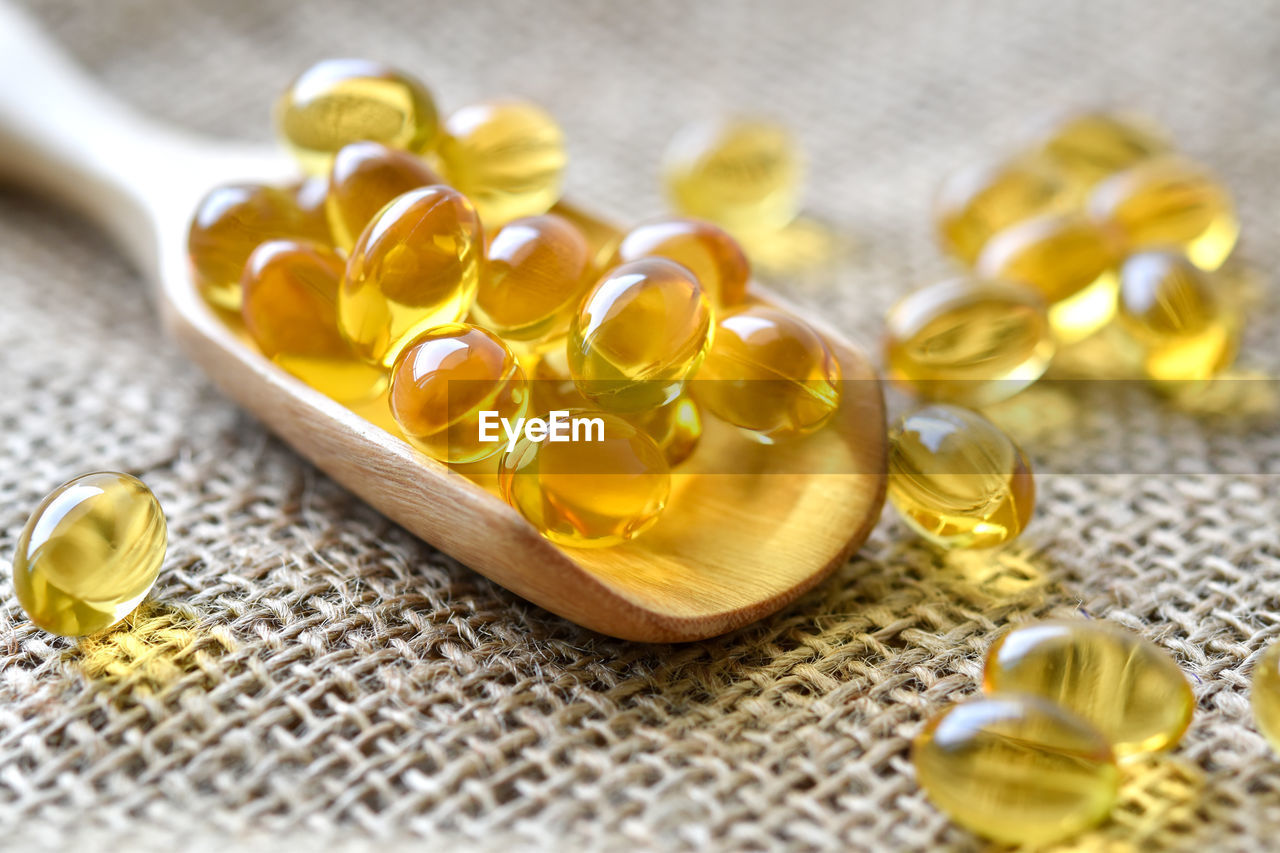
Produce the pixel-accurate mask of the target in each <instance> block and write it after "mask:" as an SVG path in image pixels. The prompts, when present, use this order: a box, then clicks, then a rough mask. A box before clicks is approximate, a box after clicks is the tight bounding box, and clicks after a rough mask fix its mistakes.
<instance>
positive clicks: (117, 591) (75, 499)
mask: <svg viewBox="0 0 1280 853" xmlns="http://www.w3.org/2000/svg"><path fill="white" fill-rule="evenodd" d="M167 544H168V535H167V532H166V525H165V520H164V512H163V511H162V510H161V509H160V502H159V501H157V500H156V496H155V495H154V494H152V493H151V490H150V489H148V488H147V487H146V484H144V483H143V482H142V481H141V480H139V479H137V478H136V477H131V476H129V475H128V474H121V473H118V472H114V471H99V472H95V473H93V474H85V475H83V476H80V477H76V478H75V479H74V480H71V481H69V482H66V483H63V484H62V485H61V486H59V487H58V488H56V489H54V490H53V491H52V492H50V493H49V495H48V497H46V498H45V499H44V500H43V501H41V502H40V506H38V507H36V511H35V512H34V513H32V514H31V518H30V519H29V520H28V521H27V524H26V526H25V527H24V528H23V529H22V534H21V535H20V536H19V537H18V549H17V553H16V554H15V555H14V558H13V591H14V593H15V594H16V595H17V597H18V603H19V604H21V605H22V609H23V610H25V611H27V615H28V616H29V617H30V618H31V621H32V622H34V623H35V624H36V625H38V626H40V627H41V628H43V629H44V630H46V631H48V632H50V633H51V634H60V635H62V636H64V637H81V636H84V635H86V634H93V633H96V632H98V631H101V630H103V629H104V628H109V627H111V626H112V625H114V624H116V623H117V622H119V621H120V620H121V619H123V618H125V617H126V616H128V615H129V614H130V613H132V612H133V610H134V608H136V607H137V606H138V605H139V604H140V603H141V602H142V599H144V598H146V596H147V593H148V592H150V591H151V587H152V586H153V585H154V584H155V582H156V577H157V576H158V575H159V573H160V564H161V563H162V562H164V552H165V548H166V547H167Z"/></svg>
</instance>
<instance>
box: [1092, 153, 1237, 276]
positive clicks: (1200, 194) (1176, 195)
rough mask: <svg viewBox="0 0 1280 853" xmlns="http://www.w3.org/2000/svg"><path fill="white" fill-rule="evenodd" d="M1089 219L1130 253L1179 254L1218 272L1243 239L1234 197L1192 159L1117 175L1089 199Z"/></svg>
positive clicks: (1173, 159)
mask: <svg viewBox="0 0 1280 853" xmlns="http://www.w3.org/2000/svg"><path fill="white" fill-rule="evenodd" d="M1089 215H1090V216H1091V217H1092V218H1093V220H1094V221H1095V222H1097V223H1099V224H1100V225H1101V226H1102V227H1103V228H1105V229H1106V230H1107V231H1108V232H1109V233H1110V234H1112V235H1114V238H1115V239H1116V241H1117V242H1118V243H1119V244H1120V245H1122V246H1123V247H1124V249H1125V251H1126V252H1137V251H1141V250H1143V249H1160V248H1165V249H1176V250H1178V251H1181V252H1182V253H1183V254H1185V255H1186V256H1187V257H1188V258H1189V259H1190V260H1191V262H1192V263H1193V264H1195V265H1196V266H1198V267H1200V269H1203V270H1210V271H1212V270H1216V269H1217V268H1218V267H1220V266H1222V262H1223V261H1225V260H1226V259H1227V257H1228V256H1229V255H1230V254H1231V250H1232V249H1234V248H1235V245H1236V238H1237V237H1238V236H1239V235H1240V222H1239V220H1238V219H1237V218H1236V211H1235V203H1234V202H1233V201H1232V200H1231V194H1230V193H1229V192H1228V191H1227V188H1226V187H1225V186H1223V184H1222V182H1221V181H1219V180H1218V179H1217V178H1216V177H1215V176H1213V175H1212V174H1210V173H1209V172H1208V171H1206V170H1205V169H1203V168H1202V167H1200V166H1199V165H1197V164H1195V163H1192V162H1190V161H1188V160H1183V159H1180V158H1177V157H1161V158H1159V159H1156V160H1151V161H1148V162H1145V163H1142V164H1140V165H1138V166H1135V167H1134V168H1132V169H1130V170H1128V171H1126V172H1121V173H1120V174H1118V175H1114V176H1112V177H1111V178H1108V179H1107V180H1106V181H1103V182H1102V183H1101V184H1099V185H1098V186H1097V187H1096V188H1095V189H1094V191H1093V194H1092V195H1091V196H1090V198H1089Z"/></svg>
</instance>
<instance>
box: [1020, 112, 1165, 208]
mask: <svg viewBox="0 0 1280 853" xmlns="http://www.w3.org/2000/svg"><path fill="white" fill-rule="evenodd" d="M1172 149H1173V144H1172V143H1171V142H1170V140H1169V135H1168V134H1167V133H1166V132H1165V131H1164V129H1163V128H1160V127H1159V126H1157V125H1156V124H1155V123H1154V122H1152V121H1150V120H1148V119H1146V118H1144V117H1142V116H1135V115H1129V114H1126V113H1114V112H1102V111H1094V112H1085V113H1080V114H1079V115H1075V116H1072V117H1070V118H1068V119H1067V120H1066V121H1064V122H1062V123H1061V124H1059V125H1058V126H1057V127H1055V128H1054V129H1053V130H1052V131H1051V132H1050V133H1049V135H1048V136H1047V138H1046V139H1045V140H1044V153H1045V155H1046V156H1047V157H1048V158H1049V160H1050V161H1052V162H1053V164H1054V165H1055V166H1057V167H1058V169H1060V170H1061V171H1062V172H1063V174H1065V175H1066V176H1067V178H1068V180H1069V181H1070V182H1071V184H1072V185H1073V186H1074V187H1075V188H1076V190H1077V191H1078V192H1079V191H1085V190H1088V189H1089V188H1091V187H1092V186H1094V185H1095V184H1097V183H1098V182H1099V181H1101V180H1102V179H1103V178H1106V177H1109V176H1111V175H1114V174H1115V173H1116V172H1122V171H1124V170H1126V169H1129V168H1131V167H1133V166H1136V165H1138V164H1139V163H1141V162H1143V161H1145V160H1151V159H1153V158H1155V157H1159V156H1161V155H1164V154H1167V153H1169V152H1170V151H1171V150H1172Z"/></svg>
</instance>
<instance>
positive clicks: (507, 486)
mask: <svg viewBox="0 0 1280 853" xmlns="http://www.w3.org/2000/svg"><path fill="white" fill-rule="evenodd" d="M562 414H563V415H564V417H565V423H566V425H567V426H566V427H565V429H566V431H567V435H568V436H569V440H567V441H550V440H545V437H544V440H533V439H531V438H530V437H529V435H528V434H527V432H526V434H525V435H522V436H521V437H520V439H519V440H518V441H517V442H516V444H515V446H514V447H513V448H512V449H511V450H508V451H506V452H504V454H503V456H502V461H501V463H500V467H499V471H498V484H499V489H500V491H501V494H502V498H503V500H505V501H506V502H507V503H508V504H510V505H511V506H513V507H515V508H516V509H517V510H518V511H519V512H520V514H521V515H523V516H524V517H525V519H527V520H528V521H529V523H530V524H532V525H533V526H534V527H535V528H537V530H538V532H540V533H541V534H542V535H543V536H545V537H546V538H548V539H550V540H551V541H552V542H555V543H557V544H559V545H566V546H569V547H575V548H602V547H606V546H609V545H617V544H620V543H622V542H626V541H628V540H630V539H634V538H635V537H636V536H639V535H640V534H641V533H643V532H644V531H645V530H647V529H649V528H650V527H652V526H653V525H654V523H656V522H657V520H658V517H659V514H660V513H661V512H662V509H663V507H665V506H666V502H667V497H668V495H669V494H670V491H671V474H670V470H669V467H668V465H667V460H666V459H665V458H664V457H663V455H662V451H660V450H659V449H658V446H657V444H655V443H654V441H653V439H652V438H650V437H649V436H648V435H647V434H645V432H644V431H643V430H641V429H640V428H639V427H637V426H635V425H634V424H632V423H630V422H628V421H627V420H626V419H624V418H622V417H620V416H618V415H614V414H610V413H607V412H599V411H593V410H589V409H570V410H568V411H567V412H564V413H562Z"/></svg>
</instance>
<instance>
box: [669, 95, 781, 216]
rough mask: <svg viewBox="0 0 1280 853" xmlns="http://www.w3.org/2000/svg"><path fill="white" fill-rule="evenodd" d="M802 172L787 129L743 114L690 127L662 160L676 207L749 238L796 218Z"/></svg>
mask: <svg viewBox="0 0 1280 853" xmlns="http://www.w3.org/2000/svg"><path fill="white" fill-rule="evenodd" d="M802 172H803V168H802V164H801V157H800V152H799V149H798V148H797V146H796V143H795V140H794V139H793V138H792V136H791V134H790V133H789V132H788V131H787V129H786V128H785V127H783V126H782V125H780V124H777V123H775V122H771V121H767V120H764V119H758V118H748V117H741V116H739V117H730V118H721V119H713V120H710V121H706V122H700V123H697V124H691V125H688V126H687V127H685V128H683V129H682V130H681V131H680V132H679V133H677V134H676V135H675V136H674V137H672V139H671V143H670V144H669V145H668V146H667V150H666V152H665V154H664V155H663V160H662V178H663V184H664V186H665V187H666V189H667V193H668V195H669V196H670V197H671V200H672V203H673V204H674V205H675V208H676V210H678V211H679V212H680V213H683V214H685V215H686V216H694V217H697V218H699V219H707V220H710V221H711V222H714V223H716V224H717V225H720V226H722V227H724V228H727V229H728V230H729V231H731V232H733V233H735V234H738V235H747V236H749V235H751V234H758V233H761V232H766V233H767V232H771V231H776V230H777V229H779V228H782V227H783V226H785V225H787V224H788V223H790V222H791V221H792V220H793V219H795V218H796V214H797V213H799V211H800V189H801V181H802Z"/></svg>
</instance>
